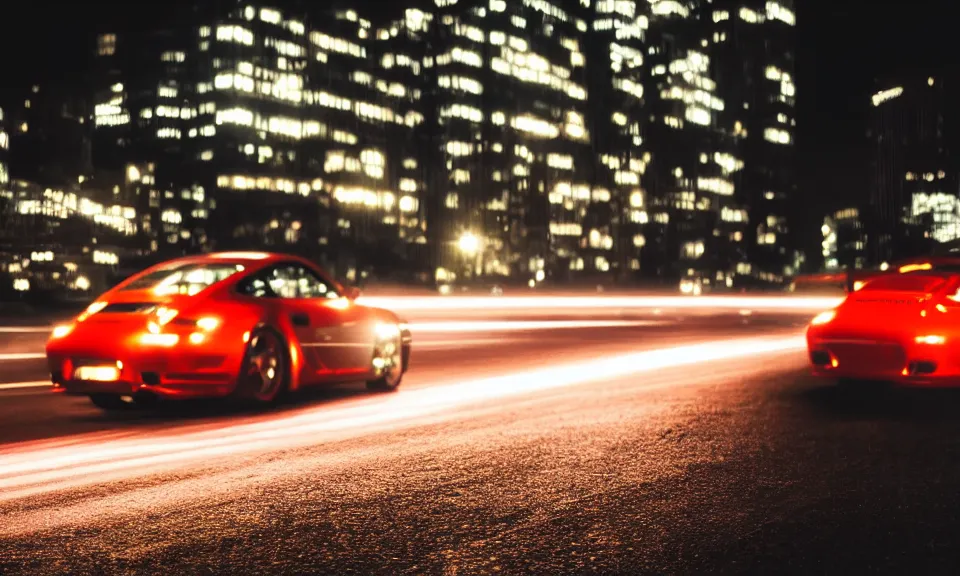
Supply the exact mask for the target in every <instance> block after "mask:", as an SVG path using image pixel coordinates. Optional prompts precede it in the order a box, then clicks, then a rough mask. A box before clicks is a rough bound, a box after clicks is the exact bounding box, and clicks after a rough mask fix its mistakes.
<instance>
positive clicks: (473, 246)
mask: <svg viewBox="0 0 960 576" xmlns="http://www.w3.org/2000/svg"><path fill="white" fill-rule="evenodd" d="M459 246H460V251H461V252H463V253H464V254H476V253H477V251H478V250H479V249H480V239H479V238H477V236H476V235H475V234H473V233H471V232H464V234H463V235H462V236H460V242H459Z"/></svg>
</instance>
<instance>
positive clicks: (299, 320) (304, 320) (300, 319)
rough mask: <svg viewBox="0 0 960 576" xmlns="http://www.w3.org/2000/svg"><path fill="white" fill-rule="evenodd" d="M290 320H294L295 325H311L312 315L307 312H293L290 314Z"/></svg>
mask: <svg viewBox="0 0 960 576" xmlns="http://www.w3.org/2000/svg"><path fill="white" fill-rule="evenodd" d="M290 320H291V321H292V322H293V325H294V326H309V325H310V317H309V316H307V315H306V314H293V315H292V316H290Z"/></svg>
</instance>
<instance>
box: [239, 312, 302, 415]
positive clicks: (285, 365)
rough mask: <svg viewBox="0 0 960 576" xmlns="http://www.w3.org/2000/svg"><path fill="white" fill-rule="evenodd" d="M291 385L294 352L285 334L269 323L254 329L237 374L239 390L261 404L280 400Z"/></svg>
mask: <svg viewBox="0 0 960 576" xmlns="http://www.w3.org/2000/svg"><path fill="white" fill-rule="evenodd" d="M289 386H290V353H289V351H288V349H287V344H286V342H285V341H284V339H283V336H281V335H280V333H279V332H277V331H276V330H274V329H272V328H268V327H260V328H257V329H255V330H253V331H252V332H251V333H250V340H249V341H248V342H247V350H246V352H244V355H243V363H242V364H241V366H240V374H239V376H238V377H237V392H238V394H239V395H240V396H242V397H243V398H245V399H249V400H252V401H254V402H256V403H258V404H276V403H279V402H280V401H281V400H283V398H284V397H285V396H286V393H287V391H288V390H289Z"/></svg>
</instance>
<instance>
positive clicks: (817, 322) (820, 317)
mask: <svg viewBox="0 0 960 576" xmlns="http://www.w3.org/2000/svg"><path fill="white" fill-rule="evenodd" d="M836 316H837V313H836V312H835V311H833V310H827V311H826V312H821V313H819V314H817V315H816V316H815V317H814V318H813V320H811V321H810V325H811V326H821V325H823V324H827V323H828V322H830V321H831V320H833V319H834V318H836Z"/></svg>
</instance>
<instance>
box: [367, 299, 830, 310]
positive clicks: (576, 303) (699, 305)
mask: <svg viewBox="0 0 960 576" xmlns="http://www.w3.org/2000/svg"><path fill="white" fill-rule="evenodd" d="M842 301H843V298H828V297H783V296H696V297H694V296H510V297H505V296H499V297H477V296H447V297H442V296H422V297H419V296H398V297H393V298H390V297H361V298H360V299H359V300H358V302H359V303H360V304H363V305H365V306H374V307H377V308H387V309H389V310H405V311H406V310H518V309H520V310H522V309H528V310H529V309H540V310H542V309H554V310H557V311H564V310H581V309H611V308H619V309H625V308H682V309H688V310H689V309H723V310H737V311H739V310H744V309H748V310H783V311H810V312H816V311H821V310H827V309H829V308H834V307H836V306H837V305H839V304H840V303H841V302H842Z"/></svg>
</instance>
